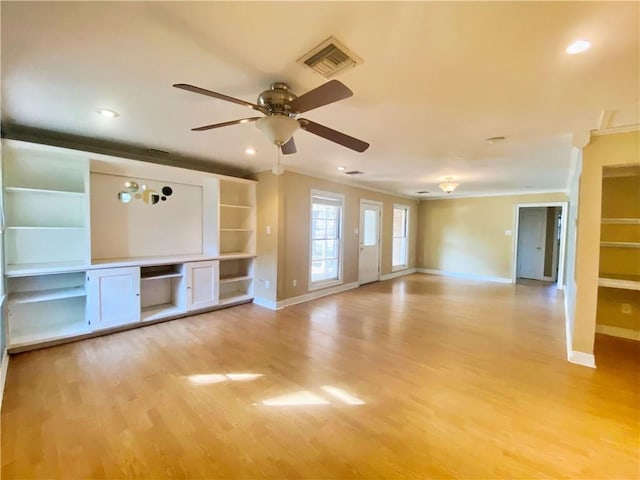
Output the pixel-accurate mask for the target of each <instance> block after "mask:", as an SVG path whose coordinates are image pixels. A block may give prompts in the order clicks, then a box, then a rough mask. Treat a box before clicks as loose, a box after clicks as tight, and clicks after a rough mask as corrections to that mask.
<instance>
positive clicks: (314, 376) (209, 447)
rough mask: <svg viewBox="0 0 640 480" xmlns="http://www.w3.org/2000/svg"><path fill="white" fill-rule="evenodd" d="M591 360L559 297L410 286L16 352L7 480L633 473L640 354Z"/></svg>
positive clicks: (602, 345)
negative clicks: (569, 346) (587, 362)
mask: <svg viewBox="0 0 640 480" xmlns="http://www.w3.org/2000/svg"><path fill="white" fill-rule="evenodd" d="M596 354H597V357H596V359H597V362H598V369H596V370H592V369H589V368H585V367H581V366H577V365H572V364H569V363H567V361H566V352H565V339H564V317H563V306H562V294H561V293H557V292H556V290H555V289H553V288H540V287H529V286H525V285H517V286H513V285H502V284H489V283H481V282H472V281H465V280H460V279H447V278H443V277H435V276H427V275H412V276H409V277H404V278H398V279H395V280H391V281H387V282H383V283H378V284H372V285H368V286H365V287H362V288H360V289H357V290H353V291H349V292H346V293H342V294H339V295H333V296H330V297H325V298H323V299H319V300H316V301H312V302H308V303H305V304H301V305H296V306H293V307H289V308H287V309H285V310H282V311H280V312H277V313H276V312H272V311H269V310H266V309H264V308H261V307H258V306H255V305H244V306H240V307H234V308H231V309H227V310H223V311H218V312H213V313H208V314H203V315H200V316H197V317H192V318H188V319H182V320H177V321H173V322H167V323H163V324H158V325H154V326H149V327H146V328H141V329H137V330H133V331H128V332H123V333H118V334H114V335H110V336H107V337H101V338H95V339H91V340H86V341H83V342H78V343H74V344H68V345H63V346H58V347H53V348H49V349H43V350H39V351H34V352H29V353H24V354H20V355H17V356H15V357H13V358H12V359H11V363H10V367H9V373H8V378H7V384H6V391H5V397H4V406H3V409H2V474H3V478H4V479H10V478H35V477H39V478H56V477H57V478H88V477H91V478H121V477H140V478H162V477H188V478H205V477H206V478H274V479H275V478H365V477H366V478H394V477H405V478H406V477H408V478H452V477H455V478H465V479H471V478H474V479H479V478H482V479H485V478H567V477H571V478H616V479H632V478H638V476H639V474H640V461H639V458H638V440H639V411H638V408H639V402H640V396H639V384H638V383H639V376H638V373H639V370H638V368H639V358H638V354H639V350H638V344H637V343H634V342H630V341H624V340H620V341H617V340H614V339H611V338H607V337H599V338H598V342H597V351H596ZM234 374H235V375H234ZM238 374H245V375H244V376H242V375H238ZM248 374H253V375H248ZM336 389H339V390H336Z"/></svg>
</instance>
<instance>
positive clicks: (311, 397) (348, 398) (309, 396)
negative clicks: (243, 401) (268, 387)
mask: <svg viewBox="0 0 640 480" xmlns="http://www.w3.org/2000/svg"><path fill="white" fill-rule="evenodd" d="M320 388H321V389H322V390H323V391H324V392H326V393H328V394H329V395H331V396H332V397H334V398H336V399H338V400H340V401H341V402H342V403H345V404H347V405H364V404H365V402H364V401H363V400H360V399H359V398H358V397H355V396H353V395H351V394H350V393H349V392H346V391H345V390H343V389H341V388H338V387H332V386H329V385H325V386H323V387H320ZM262 404H263V405H266V406H268V407H276V406H277V407H282V406H299V405H330V404H331V402H330V401H329V400H327V399H326V398H323V397H321V396H319V395H316V394H315V393H312V392H310V391H309V390H301V391H299V392H295V393H289V394H286V395H281V396H279V397H273V398H269V399H268V400H263V401H262Z"/></svg>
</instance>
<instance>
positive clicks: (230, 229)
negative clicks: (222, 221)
mask: <svg viewBox="0 0 640 480" xmlns="http://www.w3.org/2000/svg"><path fill="white" fill-rule="evenodd" d="M220 231H221V232H253V230H251V229H250V228H221V229H220Z"/></svg>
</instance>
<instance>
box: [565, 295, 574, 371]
mask: <svg viewBox="0 0 640 480" xmlns="http://www.w3.org/2000/svg"><path fill="white" fill-rule="evenodd" d="M569 309H570V306H569V295H567V292H565V293H564V334H565V339H566V341H567V360H568V361H571V351H572V349H573V338H572V333H573V332H572V331H571V325H572V324H573V320H572V318H571V312H570V311H569Z"/></svg>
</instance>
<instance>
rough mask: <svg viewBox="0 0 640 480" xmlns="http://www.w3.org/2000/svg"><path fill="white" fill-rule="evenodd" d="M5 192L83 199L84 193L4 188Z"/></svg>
mask: <svg viewBox="0 0 640 480" xmlns="http://www.w3.org/2000/svg"><path fill="white" fill-rule="evenodd" d="M4 191H5V192H9V193H36V194H41V195H60V196H65V197H84V196H85V195H86V194H85V193H84V192H68V191H65V190H44V189H42V188H26V187H5V188H4Z"/></svg>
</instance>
